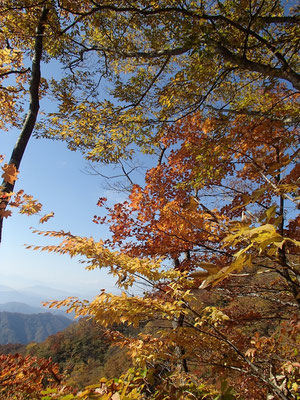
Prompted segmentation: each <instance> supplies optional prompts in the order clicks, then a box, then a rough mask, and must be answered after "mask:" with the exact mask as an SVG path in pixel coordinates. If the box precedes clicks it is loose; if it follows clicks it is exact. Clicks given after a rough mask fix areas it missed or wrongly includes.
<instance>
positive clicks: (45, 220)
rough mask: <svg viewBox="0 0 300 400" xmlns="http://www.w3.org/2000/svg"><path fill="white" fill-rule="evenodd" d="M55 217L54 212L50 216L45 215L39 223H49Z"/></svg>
mask: <svg viewBox="0 0 300 400" xmlns="http://www.w3.org/2000/svg"><path fill="white" fill-rule="evenodd" d="M52 217H54V212H53V211H52V212H51V213H49V214H46V215H44V216H43V217H42V218H40V220H39V223H40V224H43V223H44V222H47V221H48V220H49V219H50V218H52Z"/></svg>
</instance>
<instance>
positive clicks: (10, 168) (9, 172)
mask: <svg viewBox="0 0 300 400" xmlns="http://www.w3.org/2000/svg"><path fill="white" fill-rule="evenodd" d="M2 170H3V174H2V178H3V179H4V181H5V182H8V183H11V184H13V183H14V182H15V181H16V180H17V179H18V173H19V172H18V171H17V169H16V167H15V166H14V165H13V164H5V165H4V166H3V167H2Z"/></svg>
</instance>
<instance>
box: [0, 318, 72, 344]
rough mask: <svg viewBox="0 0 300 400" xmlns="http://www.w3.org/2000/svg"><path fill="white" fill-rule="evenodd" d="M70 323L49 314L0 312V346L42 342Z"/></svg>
mask: <svg viewBox="0 0 300 400" xmlns="http://www.w3.org/2000/svg"><path fill="white" fill-rule="evenodd" d="M71 323H72V320H70V319H69V318H66V317H63V316H59V315H53V314H51V313H49V312H48V313H40V314H21V313H10V312H5V311H3V312H0V344H8V343H23V344H26V343H29V342H33V341H34V342H42V341H43V340H45V339H46V338H47V337H48V336H49V335H52V334H54V333H56V332H59V331H62V330H64V329H65V328H66V327H67V326H69V325H70V324H71Z"/></svg>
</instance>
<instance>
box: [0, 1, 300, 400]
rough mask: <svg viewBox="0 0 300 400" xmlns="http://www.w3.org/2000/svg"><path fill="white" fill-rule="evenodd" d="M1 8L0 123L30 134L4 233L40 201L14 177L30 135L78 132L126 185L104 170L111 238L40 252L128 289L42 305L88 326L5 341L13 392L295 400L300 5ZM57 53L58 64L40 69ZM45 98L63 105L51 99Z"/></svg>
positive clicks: (2, 377)
mask: <svg viewBox="0 0 300 400" xmlns="http://www.w3.org/2000/svg"><path fill="white" fill-rule="evenodd" d="M0 11H1V12H0V21H1V29H0V43H1V49H0V57H1V61H2V65H1V66H0V84H1V86H0V96H1V104H2V105H1V108H0V112H1V116H2V119H1V121H0V128H1V129H10V128H11V127H14V128H18V129H19V130H20V138H19V140H18V142H17V143H16V146H15V148H14V150H13V152H12V155H11V158H10V160H8V159H6V160H5V162H4V164H3V166H2V170H3V174H2V177H3V183H2V187H1V209H0V213H1V214H0V222H1V225H0V229H1V232H2V229H5V225H6V223H7V224H9V217H10V215H11V213H12V212H17V211H19V212H20V213H23V214H28V215H31V214H35V213H40V212H41V208H42V205H41V204H40V203H39V201H38V200H36V199H34V198H33V197H32V196H29V195H27V194H25V193H24V191H23V190H18V191H14V187H15V182H16V180H17V179H18V173H19V169H21V160H22V157H23V154H24V152H25V150H26V145H27V142H28V141H29V140H31V136H35V137H36V138H41V137H43V138H48V139H49V140H60V141H62V142H65V143H66V144H67V146H68V148H69V149H70V150H72V151H78V152H81V153H82V155H83V157H85V158H86V159H87V160H88V161H89V162H90V163H93V164H92V165H93V166H97V168H98V169H99V170H100V173H99V175H102V176H103V175H104V174H102V173H101V166H103V165H106V166H107V165H111V166H112V167H114V168H116V169H117V170H118V171H119V172H120V173H118V174H114V176H116V177H117V178H120V179H121V180H118V181H117V182H116V181H115V180H114V178H113V176H112V177H107V176H106V179H108V180H109V182H110V184H111V186H112V187H113V188H114V190H121V191H122V193H123V195H124V196H125V195H126V200H124V201H120V202H117V201H116V203H115V204H114V205H111V204H108V203H107V199H106V198H105V197H103V196H101V197H99V199H98V203H97V205H98V206H99V214H100V215H99V216H98V215H95V216H94V219H93V222H94V223H95V224H98V225H99V232H100V231H101V227H102V226H104V225H105V226H107V227H108V228H109V231H110V237H109V238H106V239H103V240H98V239H97V240H96V239H94V238H92V237H80V236H77V235H73V234H72V233H71V232H69V231H68V227H66V229H65V231H64V230H60V231H36V233H37V234H39V235H42V236H44V237H45V240H48V243H49V244H46V245H42V246H28V248H29V249H32V250H34V251H39V250H41V251H48V252H53V253H56V254H59V255H60V254H61V255H66V254H67V255H69V256H70V257H78V258H79V259H80V260H81V262H82V263H83V264H84V266H85V268H86V269H87V274H88V271H89V270H95V269H106V270H107V272H108V273H109V274H111V275H112V276H113V277H114V278H115V279H116V285H117V287H118V289H119V292H118V293H119V294H114V293H109V292H107V291H106V290H105V289H102V290H101V291H100V293H99V295H98V296H96V297H95V298H94V299H93V300H92V301H87V300H81V299H78V298H75V297H69V298H67V299H65V300H58V301H53V302H51V303H48V306H49V307H50V308H60V307H66V308H67V309H68V310H69V311H70V312H74V313H76V315H77V316H78V317H89V318H91V319H92V320H91V321H90V322H86V321H85V320H83V321H82V322H81V321H80V322H79V323H78V325H76V326H74V325H71V326H70V327H69V328H68V329H67V330H65V331H64V332H62V333H60V334H58V335H56V336H52V337H50V338H48V339H47V340H46V341H45V342H43V343H42V344H34V343H33V344H30V345H29V346H28V347H26V349H25V350H24V349H23V350H24V351H23V354H3V355H1V356H0V396H1V398H3V399H7V400H8V399H9V400H11V399H22V400H23V399H37V400H41V399H42V400H51V399H59V400H69V399H98V400H109V399H110V400H119V399H122V400H134V399H144V400H146V399H147V400H148V399H149V400H151V399H152V400H185V399H187V400H192V399H203V400H204V399H206V400H221V399H222V400H232V399H237V400H272V399H274V400H299V399H300V395H299V392H300V390H299V388H300V358H299V344H300V340H299V339H300V318H299V317H300V313H299V308H300V266H299V243H300V242H299V216H298V208H299V163H298V160H299V122H300V120H299V115H300V113H299V90H300V75H299V37H300V35H299V33H300V32H299V31H300V28H299V27H300V24H299V21H300V18H299V6H298V5H296V4H295V2H294V1H287V2H285V1H280V0H275V1H274V0H241V1H233V0H224V1H218V0H213V1H206V0H203V1H198V0H196V1H193V0H158V1H149V0H132V1H127V0H119V1H113V0H107V1H106V2H99V1H94V0H84V1H81V2H79V3H78V2H75V3H74V2H73V1H70V0H62V1H56V0H53V1H52V0H41V1H39V2H36V1H33V0H26V1H15V0H7V1H6V2H5V3H4V5H2V6H1V10H0ZM46 63H48V65H50V66H51V63H56V65H60V66H61V71H60V72H59V73H57V75H55V72H56V71H55V69H53V76H52V77H51V78H49V79H47V80H46V79H45V78H43V70H44V68H45V64H46ZM52 65H53V64H52ZM103 82H105V85H106V86H107V87H108V88H109V89H108V92H107V96H106V98H103V93H101V90H100V88H101V87H102V86H101V84H100V83H103ZM44 98H47V99H51V101H52V102H53V104H55V105H56V109H55V110H51V112H48V113H47V112H46V111H44V112H43V113H39V107H40V104H39V102H40V99H44ZM25 109H26V111H27V115H26V117H25V119H22V120H21V118H20V114H22V112H23V110H25ZM140 157H141V158H142V159H147V163H146V165H147V166H146V167H144V168H139V161H138V160H139V158H140ZM3 161H4V160H3ZM150 164H151V165H150ZM141 174H142V179H141V178H139V179H138V178H137V175H139V176H141ZM20 184H21V180H20ZM78 190H82V188H79V189H78ZM53 216H54V214H53V213H50V214H46V215H44V216H42V217H41V218H40V222H41V223H46V222H47V221H48V219H49V218H52V217H53ZM4 219H5V223H3V221H4ZM89 324H90V325H89ZM104 338H105V341H104V340H103V339H104ZM114 348H116V349H117V348H119V350H114ZM6 349H7V348H6ZM7 352H8V351H6V353H7ZM120 360H121V364H120ZM127 367H128V368H129V369H127Z"/></svg>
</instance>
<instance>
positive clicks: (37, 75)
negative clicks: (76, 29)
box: [0, 7, 49, 243]
mask: <svg viewBox="0 0 300 400" xmlns="http://www.w3.org/2000/svg"><path fill="white" fill-rule="evenodd" d="M48 12H49V9H48V8H46V7H44V8H43V10H42V13H41V17H40V19H39V23H38V25H37V28H36V36H35V45H34V54H33V59H32V67H31V79H30V86H29V93H30V104H29V110H28V113H27V116H26V118H25V121H24V123H23V126H22V130H21V133H20V136H19V138H18V140H17V142H16V145H15V147H14V149H13V152H12V155H11V158H10V160H9V164H14V166H15V167H16V168H17V169H19V167H20V163H21V161H22V158H23V155H24V152H25V149H26V146H27V143H28V141H29V139H30V137H31V134H32V132H33V129H34V127H35V124H36V119H37V115H38V111H39V108H40V104H39V88H40V81H41V58H42V53H43V34H44V30H45V22H46V20H47V15H48ZM14 185H15V184H14V183H13V184H11V183H8V182H5V181H3V182H2V187H3V189H2V192H3V193H10V192H12V191H13V190H14ZM0 204H1V209H2V210H5V209H6V207H7V204H8V200H7V198H6V197H4V198H2V201H1V203H0ZM2 227H3V218H1V217H0V243H1V241H2Z"/></svg>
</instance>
